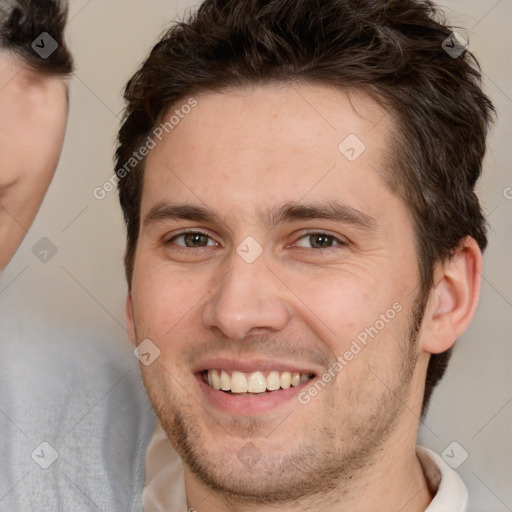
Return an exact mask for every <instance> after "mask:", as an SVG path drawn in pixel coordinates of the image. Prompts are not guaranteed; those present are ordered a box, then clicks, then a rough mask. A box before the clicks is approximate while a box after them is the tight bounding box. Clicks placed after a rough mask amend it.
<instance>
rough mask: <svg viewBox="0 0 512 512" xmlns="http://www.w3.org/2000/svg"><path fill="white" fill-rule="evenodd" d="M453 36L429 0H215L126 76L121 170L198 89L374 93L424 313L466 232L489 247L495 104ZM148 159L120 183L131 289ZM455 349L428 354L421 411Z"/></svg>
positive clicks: (120, 139) (118, 156)
mask: <svg viewBox="0 0 512 512" xmlns="http://www.w3.org/2000/svg"><path fill="white" fill-rule="evenodd" d="M451 34H452V29H451V27H449V26H447V25H446V23H445V21H444V18H443V16H442V13H441V12H440V11H439V10H438V9H437V8H436V7H435V6H434V4H433V3H432V2H430V1H429V0H422V1H420V0H294V1H290V0H206V1H205V2H203V4H202V5H201V6H200V7H199V9H198V10H197V11H196V12H195V13H191V14H190V15H189V16H188V18H187V19H185V20H184V21H181V22H178V23H176V24H174V25H173V26H172V27H171V28H170V29H169V30H168V31H167V32H166V33H165V34H164V35H163V37H162V38H161V39H160V41H159V42H158V43H157V44H156V46H155V47H154V48H153V50H152V51H151V54H150V55H149V57H148V58H147V60H146V61H145V62H144V63H143V64H142V66H141V67H140V68H139V70H138V71H137V72H136V73H135V75H134V76H133V77H132V78H131V80H130V81H129V82H128V84H127V86H126V89H125V100H126V104H127V106H126V110H125V116H124V119H123V124H122V127H121V129H120V131H119V136H118V147H117V151H116V169H118V170H119V169H120V168H121V167H122V166H123V165H124V164H125V163H126V162H127V161H128V160H129V159H130V157H131V156H132V153H133V152H135V151H137V150H138V148H139V147H141V146H142V145H143V143H144V141H145V140H146V139H147V137H148V136H151V133H152V131H153V130H154V129H155V127H156V126H158V125H159V124H160V122H162V120H163V117H164V115H165V114H167V112H168V111H169V109H170V108H171V107H173V106H175V105H177V104H178V103H179V102H180V101H184V100H185V99H186V98H188V97H190V96H192V95H197V94H200V93H207V92H222V91H226V90H229V89H233V88H237V87H244V86H247V85H253V84H272V83H288V84H300V83H305V84H319V85H322V84H323V85H329V86H336V87H339V88H341V89H345V90H350V89H352V90H361V91H365V92H366V93H367V94H368V95H370V96H371V97H372V98H373V99H374V100H376V101H377V102H378V103H379V104H380V105H382V106H383V107H384V108H385V109H387V111H388V112H389V115H390V116H391V119H392V120H394V121H395V123H394V129H393V134H392V135H393V142H392V145H391V146H392V147H391V148H389V152H388V155H387V157H388V158H387V162H386V163H387V169H386V170H385V179H386V182H387V184H388V185H389V187H390V188H391V190H393V191H394V192H395V193H396V194H398V195H399V196H400V197H401V198H402V200H403V201H404V203H405V204H406V205H407V207H408V209H409V210H410V212H411V214H412V216H413V219H414V228H415V234H416V251H417V255H418V265H419V272H420V276H421V277H420V289H419V290H418V297H419V298H420V300H419V304H420V306H419V308H420V309H421V314H423V312H424V307H425V304H426V301H427V299H428V296H429V293H430V291H431V289H432V286H433V277H434V268H435V264H436V263H437V262H443V261H445V260H446V259H447V258H450V256H451V255H452V254H453V253H454V251H455V250H456V249H457V247H459V246H460V244H461V242H462V241H463V240H464V238H466V237H468V236H469V237H473V238H474V239H475V240H476V242H477V243H478V245H479V247H480V249H481V250H482V251H483V250H484V249H485V247H486V244H487V238H486V223H485V219H484V217H483V214H482V211H481V208H480V205H479V202H478V199H477V196H476V195H475V192H474V187H475V183H476V181H477V179H478V177H479V176H480V174H481V170H482V160H483V157H484V153H485V148H486V134H487V131H488V127H489V124H490V122H491V119H492V117H493V114H494V108H493V105H492V103H491V102H490V100H489V99H488V98H487V96H486V95H485V94H484V93H483V92H482V89H481V74H480V71H479V65H478V62H477V61H476V59H475V58H474V56H473V55H472V54H471V53H470V52H469V51H465V52H464V53H463V54H462V55H460V56H459V57H458V58H452V56H450V55H449V54H448V53H447V52H446V51H445V49H444V48H443V42H444V41H445V40H446V39H447V38H448V37H449V36H450V35H451ZM450 44H452V43H450ZM219 123H222V120H221V119H219ZM340 142H341V141H340ZM144 161H145V160H144V159H143V160H142V161H141V162H140V163H139V164H138V165H137V166H135V167H134V168H133V170H131V172H130V173H128V174H127V175H126V176H124V177H122V176H120V177H119V184H118V188H119V197H120V202H121V207H122V209H123V214H124V219H125V222H126V226H127V249H126V253H125V269H126V275H127V279H128V283H129V285H130V284H131V278H132V273H133V266H134V257H135V249H136V245H137V237H138V233H139V223H140V206H141V195H142V188H143V175H144ZM121 178H122V179H121ZM417 321H418V319H417ZM419 322H421V320H419ZM450 353H451V351H446V352H444V353H442V354H433V355H432V356H431V358H430V362H429V367H428V371H427V377H426V386H425V392H424V398H423V409H422V414H424V413H425V411H426V408H427V406H428V403H429V400H430V396H431V394H432V390H433V389H434V387H435V385H436V384H437V382H438V381H439V380H440V379H441V377H442V376H443V374H444V372H445V369H446V366H447V363H448V360H449V357H450Z"/></svg>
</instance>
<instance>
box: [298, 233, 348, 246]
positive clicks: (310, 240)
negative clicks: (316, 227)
mask: <svg viewBox="0 0 512 512" xmlns="http://www.w3.org/2000/svg"><path fill="white" fill-rule="evenodd" d="M295 245H297V246H299V247H306V248H312V249H329V248H331V247H334V246H336V245H346V244H345V243H344V242H343V241H342V240H340V239H338V238H336V237H335V236H333V235H329V234H327V233H311V234H309V235H306V236H303V237H301V238H300V239H299V240H298V241H297V243H296V244H295Z"/></svg>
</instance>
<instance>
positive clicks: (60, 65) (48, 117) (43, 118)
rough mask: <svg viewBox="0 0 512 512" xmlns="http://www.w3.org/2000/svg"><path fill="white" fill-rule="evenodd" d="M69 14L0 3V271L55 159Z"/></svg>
mask: <svg viewBox="0 0 512 512" xmlns="http://www.w3.org/2000/svg"><path fill="white" fill-rule="evenodd" d="M66 19H67V2H63V1H59V0H19V1H16V0H0V272H1V271H2V270H4V269H5V267H6V266H7V264H8V263H9V261H10V260H11V258H12V257H13V255H14V253H15V252H16V250H17V249H18V247H19V245H20V244H21V242H22V241H23V238H24V237H25V235H26V233H27V230H28V229H29V227H30V226H31V224H32V222H33V221H34V218H35V216H36V214H37V211H38V209H39V207H40V205H41V202H42V200H43V197H44V195H45V193H46V191H47V189H48V187H49V185H50V182H51V180H52V178H53V175H54V173H55V169H56V167H57V163H58V161H59V157H60V152H61V149H62V144H63V140H64V133H65V129H66V121H67V112H68V86H67V77H68V76H69V75H70V74H71V73H72V71H73V60H72V57H71V55H70V53H69V51H68V49H67V48H66V45H65V42H64V28H65V24H66ZM56 45H57V46H56Z"/></svg>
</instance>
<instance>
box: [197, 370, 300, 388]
mask: <svg viewBox="0 0 512 512" xmlns="http://www.w3.org/2000/svg"><path fill="white" fill-rule="evenodd" d="M308 379H309V374H308V373H302V374H301V373H298V372H276V371H272V372H269V373H268V375H267V376H266V377H265V375H264V374H263V373H262V372H259V371H258V372H252V373H243V372H238V371H234V372H232V373H231V375H229V373H228V372H226V371H225V370H208V373H207V381H208V384H209V385H210V386H211V387H212V388H215V389H217V390H218V389H221V390H222V391H231V392H232V393H263V392H265V391H267V390H268V391H275V390H276V389H279V388H282V389H288V388H289V387H290V386H298V385H299V384H300V383H302V382H306V381H307V380H308Z"/></svg>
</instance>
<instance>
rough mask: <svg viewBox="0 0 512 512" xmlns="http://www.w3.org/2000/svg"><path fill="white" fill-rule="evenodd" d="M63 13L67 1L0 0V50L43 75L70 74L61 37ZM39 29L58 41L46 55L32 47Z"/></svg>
mask: <svg viewBox="0 0 512 512" xmlns="http://www.w3.org/2000/svg"><path fill="white" fill-rule="evenodd" d="M67 16H68V4H67V2H66V1H64V0H0V50H7V51H10V52H12V53H13V54H15V55H16V56H18V57H20V59H21V60H22V62H23V63H24V64H25V65H26V66H28V67H29V68H31V69H33V70H34V71H37V72H38V73H41V74H43V75H48V76H67V75H70V74H71V73H72V72H73V58H72V56H71V54H70V53H69V50H68V48H67V46H66V43H65V40H64V28H65V26H66V20H67ZM43 32H47V33H48V34H49V35H50V36H51V37H52V38H53V39H54V40H55V41H56V42H57V44H58V48H57V49H56V50H55V51H54V52H53V53H52V54H51V55H49V56H48V57H47V58H42V57H41V56H40V55H39V54H38V53H37V52H36V51H35V50H34V49H33V48H32V43H33V42H34V41H35V40H36V38H38V37H39V36H40V35H41V34H42V33H43Z"/></svg>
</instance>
